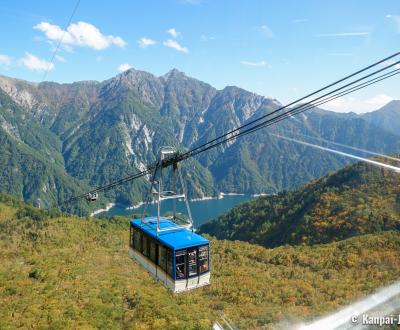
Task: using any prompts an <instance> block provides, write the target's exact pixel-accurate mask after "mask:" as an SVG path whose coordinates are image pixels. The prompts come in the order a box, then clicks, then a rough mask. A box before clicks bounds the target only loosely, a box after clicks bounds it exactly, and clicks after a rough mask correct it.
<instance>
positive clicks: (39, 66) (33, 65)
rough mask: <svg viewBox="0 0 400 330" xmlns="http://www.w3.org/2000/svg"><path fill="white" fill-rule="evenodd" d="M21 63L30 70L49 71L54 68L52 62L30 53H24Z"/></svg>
mask: <svg viewBox="0 0 400 330" xmlns="http://www.w3.org/2000/svg"><path fill="white" fill-rule="evenodd" d="M21 63H22V65H24V66H25V67H26V68H28V69H29V70H31V71H45V70H48V71H51V70H54V68H55V66H54V64H53V63H51V62H47V61H46V60H43V59H40V58H39V57H36V56H35V55H32V54H30V53H25V57H23V58H22V59H21Z"/></svg>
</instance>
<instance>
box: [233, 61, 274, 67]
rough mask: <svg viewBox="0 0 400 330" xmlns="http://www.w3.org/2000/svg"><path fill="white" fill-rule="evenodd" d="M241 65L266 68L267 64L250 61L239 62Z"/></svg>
mask: <svg viewBox="0 0 400 330" xmlns="http://www.w3.org/2000/svg"><path fill="white" fill-rule="evenodd" d="M240 63H242V64H243V65H248V66H258V67H262V66H266V65H267V64H268V63H267V62H266V61H259V62H252V61H240Z"/></svg>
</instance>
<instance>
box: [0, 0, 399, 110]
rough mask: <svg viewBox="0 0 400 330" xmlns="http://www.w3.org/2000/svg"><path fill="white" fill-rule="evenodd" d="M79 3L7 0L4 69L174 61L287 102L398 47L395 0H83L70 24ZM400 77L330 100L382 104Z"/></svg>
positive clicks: (107, 70)
mask: <svg viewBox="0 0 400 330" xmlns="http://www.w3.org/2000/svg"><path fill="white" fill-rule="evenodd" d="M75 4H76V0H71V1H44V0H38V1H22V0H21V1H11V0H3V2H2V10H1V12H0V29H1V31H2V33H1V34H0V74H3V75H7V76H12V77H17V78H22V79H26V80H30V81H41V80H42V79H43V77H44V69H45V68H48V67H50V69H51V70H49V71H48V73H47V75H46V80H52V81H57V82H72V81H78V80H105V79H108V78H110V77H112V76H114V75H116V74H118V69H124V68H127V67H129V66H132V67H134V68H135V69H139V70H145V71H149V72H151V73H153V74H155V75H157V76H159V75H163V74H165V73H166V72H168V71H169V70H171V69H172V68H177V69H179V70H180V71H183V72H185V73H186V74H187V75H189V76H192V77H194V78H197V79H200V80H203V81H205V82H208V83H210V84H211V85H213V86H215V87H216V88H219V89H222V88H223V87H225V86H226V85H236V86H239V87H242V88H245V89H247V90H250V91H253V92H256V93H258V94H261V95H265V96H268V97H273V98H277V99H278V100H279V101H281V102H282V103H286V102H289V101H291V100H293V99H294V98H296V97H300V96H302V95H303V94H305V93H307V92H309V91H312V90H314V89H316V88H318V87H320V86H321V85H323V84H326V83H329V82H331V81H333V80H335V79H337V78H340V77H341V76H343V75H345V74H347V73H350V72H352V71H355V70H356V69H358V68H361V67H363V66H365V65H367V64H369V63H372V62H374V61H376V60H377V59H380V58H382V57H385V56H387V55H390V54H392V53H394V52H396V51H398V50H399V48H400V47H399V45H400V5H399V2H398V0H386V1H385V0H381V1H375V0H347V1H345V0H337V1H317V0H315V1H309V0H302V1H295V0H293V1H266V0H265V1H252V0H247V1H245V0H243V1H235V0H231V1H226V0H213V1H212V0H170V1H169V0H159V1H144V0H142V1H139V0H136V1H133V0H130V1H128V0H125V1H122V0H114V1H94V0H81V2H80V5H79V7H78V9H77V11H76V13H75V16H74V17H73V19H72V22H71V25H69V26H68V28H67V31H66V32H65V33H64V32H63V31H64V29H65V26H66V24H67V22H68V19H69V17H70V15H71V12H72V10H73V8H74V6H75ZM7 31H8V33H7ZM60 36H63V39H62V40H63V42H62V44H61V47H60V50H59V51H58V53H57V58H55V59H54V62H53V63H51V64H50V63H47V62H50V59H51V57H52V54H53V51H54V48H55V45H56V44H57V42H58V40H59V39H60ZM399 79H400V78H398V77H397V76H396V77H394V78H391V79H390V80H387V81H385V82H383V83H381V84H379V85H376V86H373V87H371V88H369V89H366V90H364V91H362V92H359V93H357V94H354V95H352V96H349V97H347V98H344V99H342V100H340V101H336V102H335V103H333V104H331V105H329V106H327V108H329V109H331V110H335V111H350V110H352V111H357V112H365V111H370V110H373V109H376V108H377V107H379V106H381V105H383V104H384V103H385V102H388V101H390V100H391V99H400V89H399V88H398V83H399Z"/></svg>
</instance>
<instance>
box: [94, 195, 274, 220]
mask: <svg viewBox="0 0 400 330" xmlns="http://www.w3.org/2000/svg"><path fill="white" fill-rule="evenodd" d="M246 195H248V196H251V197H262V196H268V195H271V194H267V193H258V194H244V193H233V192H231V193H224V192H220V193H219V194H218V196H203V197H199V198H192V199H190V200H189V202H202V201H209V200H213V199H223V198H224V197H225V196H231V197H233V196H246ZM179 201H182V200H181V199H179ZM154 203H155V201H153V202H151V203H150V204H154ZM144 204H145V202H139V203H137V204H134V205H130V206H126V207H124V206H122V207H124V208H125V210H127V211H131V210H137V209H138V208H140V207H141V206H143V205H144ZM115 205H116V203H109V204H108V205H107V206H106V208H105V209H99V210H96V211H93V212H92V213H91V214H90V216H91V217H93V216H95V215H97V214H100V213H103V212H107V211H109V210H110V209H111V208H113V207H114V206H115Z"/></svg>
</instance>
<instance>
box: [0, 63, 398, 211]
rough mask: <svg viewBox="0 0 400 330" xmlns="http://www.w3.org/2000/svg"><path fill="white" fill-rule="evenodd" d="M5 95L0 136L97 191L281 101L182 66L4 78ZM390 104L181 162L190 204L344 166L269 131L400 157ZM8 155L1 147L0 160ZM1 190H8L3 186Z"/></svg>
mask: <svg viewBox="0 0 400 330" xmlns="http://www.w3.org/2000/svg"><path fill="white" fill-rule="evenodd" d="M0 91H2V95H3V99H2V101H1V102H0V109H1V112H0V132H1V133H2V134H3V135H4V136H6V137H7V139H8V140H9V141H10V142H9V143H10V144H11V145H15V146H17V145H18V146H21V145H23V146H24V147H25V145H27V146H29V147H31V148H32V147H33V148H35V152H36V153H39V154H40V157H43V158H45V159H48V160H51V159H53V160H54V161H52V162H53V163H56V164H57V166H60V171H61V172H63V174H64V175H66V176H67V177H71V178H74V179H78V180H80V181H82V182H85V184H90V185H92V186H98V185H102V184H106V183H109V182H111V181H113V180H116V179H118V178H121V177H123V176H125V175H129V174H132V173H135V172H136V171H138V170H143V169H144V168H145V166H146V164H148V163H150V162H153V161H154V160H155V157H156V155H157V152H158V150H159V148H160V147H161V146H164V145H172V146H176V147H177V148H179V149H181V150H185V149H186V150H187V149H189V148H192V147H194V146H196V145H200V144H201V143H204V142H207V141H209V140H211V139H213V138H215V137H216V136H218V135H220V134H223V133H225V132H227V131H229V130H231V129H234V128H236V127H238V126H240V125H242V124H244V123H246V122H248V121H251V120H253V119H255V118H258V117H259V116H262V115H263V114H267V113H269V112H271V111H273V110H274V109H277V108H278V107H279V106H280V104H279V103H278V102H277V101H276V100H273V99H269V98H265V97H263V96H260V95H256V94H254V93H250V92H248V91H245V90H243V89H240V88H237V87H234V86H228V87H226V88H224V89H223V90H217V89H215V88H213V87H212V86H210V85H209V84H207V83H204V82H201V81H199V80H196V79H193V78H191V77H188V76H186V75H185V74H184V73H182V72H180V71H178V70H176V69H174V70H171V71H170V72H168V73H167V74H165V75H164V76H161V77H156V76H154V75H152V74H150V73H148V72H144V71H138V70H134V69H130V70H127V71H125V72H123V73H121V74H119V75H117V76H116V77H114V78H111V79H109V80H106V81H103V82H95V81H81V82H76V83H72V84H58V83H53V82H44V83H40V84H34V83H30V82H26V81H22V80H18V79H13V78H9V77H4V76H0ZM387 107H388V108H384V109H381V110H379V111H376V112H375V113H371V114H368V115H364V116H357V115H355V114H335V113H332V112H328V111H323V110H312V111H310V112H308V113H307V115H299V116H297V117H294V118H292V119H290V120H286V121H284V122H282V123H280V124H278V125H275V126H271V127H269V128H268V130H261V131H259V132H257V133H255V134H253V135H250V136H247V137H244V138H242V139H239V140H233V141H231V142H230V143H228V144H226V145H221V146H220V147H218V148H216V149H214V150H212V151H210V152H207V153H204V154H201V155H199V156H198V157H197V158H196V159H191V160H190V161H187V162H185V163H184V164H183V169H184V171H187V170H188V169H190V173H189V174H190V176H189V177H188V186H189V192H190V194H191V196H193V197H201V196H207V195H216V194H217V193H218V191H223V192H245V193H260V192H267V193H268V192H275V191H277V190H281V189H287V188H292V187H297V186H300V185H301V184H303V183H305V182H307V181H309V180H310V179H313V178H316V177H319V176H322V175H324V174H326V173H327V172H329V171H332V170H335V169H337V168H339V167H341V166H343V165H344V164H345V163H346V160H345V159H343V158H342V157H338V156H332V155H329V154H326V153H324V152H322V151H321V152H315V150H310V149H309V148H306V147H303V146H299V145H294V144H290V143H288V142H287V141H280V140H277V139H276V138H275V137H273V136H270V135H269V134H267V133H268V132H275V133H280V134H288V132H290V134H293V133H296V134H298V133H300V134H305V135H310V136H314V137H319V138H324V139H328V140H332V141H336V142H340V143H346V144H350V145H353V146H355V147H360V148H366V149H372V150H374V151H376V152H384V153H387V152H396V151H399V149H400V142H399V136H398V134H399V132H400V129H397V126H396V125H397V124H395V122H396V123H398V122H400V120H399V119H400V103H399V102H393V103H391V104H389V105H388V106H387ZM13 109H14V110H13ZM15 109H18V111H16V110H15ZM388 109H389V110H388ZM396 118H397V120H395V119H396ZM22 127H24V128H22ZM24 130H26V131H28V130H30V131H35V134H36V138H35V139H34V140H35V141H36V144H35V145H34V146H32V145H30V144H29V143H31V142H29V143H28V141H27V139H26V138H25V140H24V137H23V134H22V135H21V131H24ZM285 132H286V133H285ZM32 134H33V133H32ZM28 140H29V139H28ZM16 150H19V149H16ZM5 152H6V151H5V150H4V148H2V146H0V155H2V157H3V155H4V153H5ZM21 152H22V151H14V153H17V154H18V153H21ZM7 166H8V167H4V169H5V170H6V169H7V171H11V170H12V165H7ZM31 175H34V174H31ZM28 181H29V178H27V180H26V182H25V183H24V184H23V186H24V185H27V184H28ZM71 182H72V181H71ZM11 184H12V183H11ZM144 184H145V181H144V180H138V181H135V182H133V183H131V184H129V185H126V186H123V187H120V188H118V190H115V191H112V192H109V193H108V197H109V198H111V199H116V200H118V201H121V202H124V203H131V202H137V201H139V200H140V199H141V198H142V193H143V188H144ZM71 189H72V188H71ZM0 190H3V191H6V192H7V191H8V192H9V191H10V188H7V187H2V186H1V185H0ZM22 190H23V188H22ZM44 190H46V192H44ZM58 190H59V189H58V188H57V191H58ZM38 191H41V195H40V196H41V197H40V198H41V199H42V200H43V199H44V200H46V196H47V194H49V191H50V189H48V188H46V189H42V188H40V187H37V191H35V189H33V190H32V193H31V194H29V196H28V195H24V193H22V192H20V193H18V194H19V195H20V196H21V197H24V198H25V199H33V200H34V199H35V198H38V197H37V196H39V195H38ZM35 196H36V197H35ZM54 198H55V197H53V199H54Z"/></svg>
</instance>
